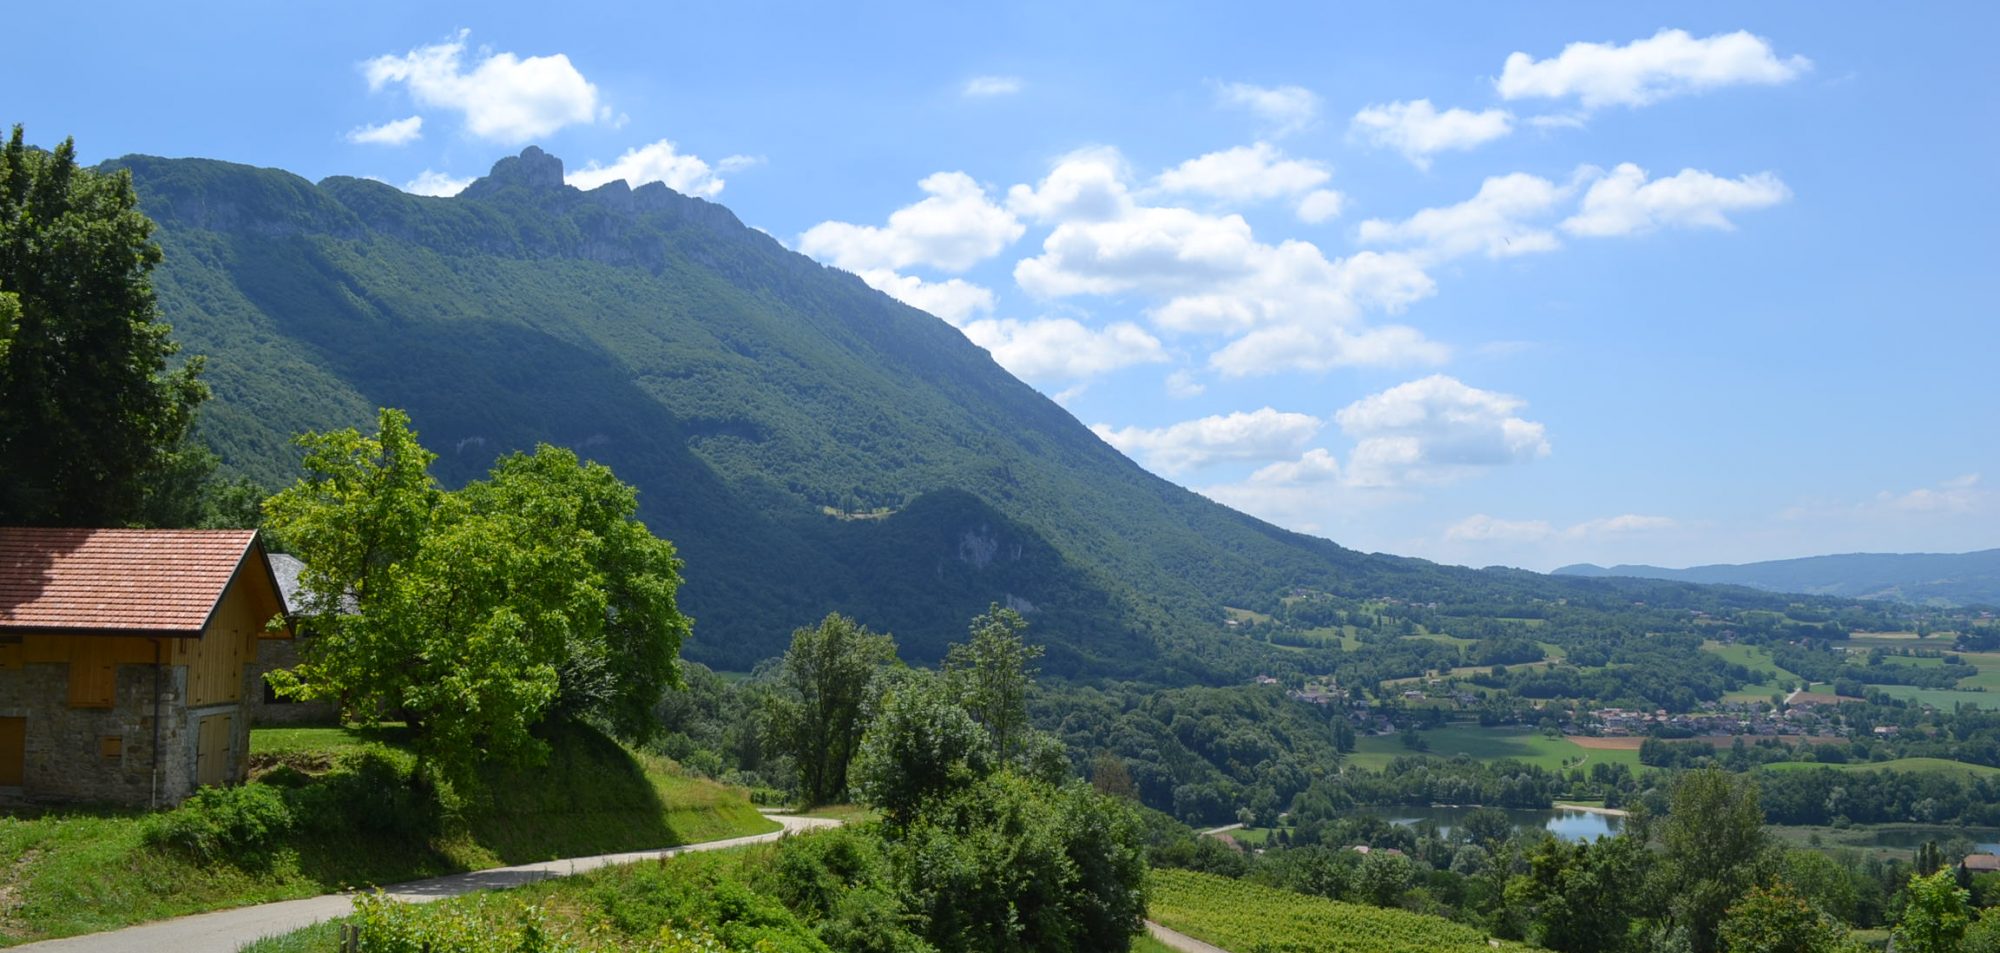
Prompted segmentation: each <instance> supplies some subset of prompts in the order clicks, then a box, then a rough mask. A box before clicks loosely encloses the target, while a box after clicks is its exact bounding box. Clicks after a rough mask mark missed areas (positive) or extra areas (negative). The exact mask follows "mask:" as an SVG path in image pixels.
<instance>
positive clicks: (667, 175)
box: [564, 139, 758, 198]
mask: <svg viewBox="0 0 2000 953" xmlns="http://www.w3.org/2000/svg"><path fill="white" fill-rule="evenodd" d="M757 161H758V160H756V159H754V158H751V157H749V156H729V157H728V158H725V159H723V160H722V161H721V162H718V163H716V164H715V165H714V166H710V165H709V164H708V163H707V162H705V161H703V160H702V159H701V157H699V156H693V155H687V154H685V153H682V152H680V151H678V150H677V149H675V148H674V144H673V143H672V142H670V141H668V140H666V139H661V140H660V141H658V142H655V143H652V144H650V145H644V146H639V147H637V148H634V149H627V150H625V152H624V154H623V155H620V156H619V157H618V159H617V161H615V162H612V163H611V164H610V165H602V164H599V163H597V162H595V161H593V162H591V163H589V164H587V165H585V166H584V167H583V168H581V169H578V170H576V171H574V172H571V173H570V174H569V175H567V176H565V177H564V180H565V181H567V182H568V183H569V184H571V185H574V186H576V187H577V188H579V189H585V190H588V189H594V188H597V187H598V186H601V185H604V184H605V183H607V182H615V181H617V180H619V179H624V180H625V184H627V185H629V186H632V187H633V188H638V187H639V186H641V185H645V184H646V183H648V182H663V183H665V184H666V186H667V188H670V189H673V190H674V191H676V192H679V193H681V194H683V195H696V196H700V197H702V198H714V197H715V196H717V195H719V194H721V192H722V188H723V185H724V184H725V183H724V181H723V179H722V176H721V174H720V173H722V172H728V171H735V170H737V169H742V168H747V167H749V166H752V165H755V164H757Z"/></svg>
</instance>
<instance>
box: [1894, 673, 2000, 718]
mask: <svg viewBox="0 0 2000 953" xmlns="http://www.w3.org/2000/svg"><path fill="white" fill-rule="evenodd" d="M1980 674H1981V676H1982V677H1983V676H1984V675H1985V673H1984V672H1981V673H1980ZM1974 680H1975V679H1967V680H1966V682H1967V683H1970V682H1972V681H1974ZM1868 688H1869V690H1870V691H1873V690H1875V689H1878V688H1879V689H1881V690H1882V691H1883V692H1884V693H1886V694H1887V695H1888V696H1889V697H1890V698H1900V699H1903V700H1904V701H1913V702H1917V703H1919V704H1924V705H1930V706H1932V707H1934V708H1938V709H1940V710H1943V711H1950V710H1952V709H1953V708H1956V707H1957V706H1959V705H1972V706H1974V707H1977V708H1987V709H1994V708H2000V691H1984V692H1966V691H1958V690H1955V689H1950V688H1915V687H1912V686H1909V685H1870V686H1868Z"/></svg>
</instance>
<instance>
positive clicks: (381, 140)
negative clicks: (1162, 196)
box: [347, 116, 424, 146]
mask: <svg viewBox="0 0 2000 953" xmlns="http://www.w3.org/2000/svg"><path fill="white" fill-rule="evenodd" d="M423 130H424V117H422V116H411V117H409V118H408V119H395V120H391V121H389V122H385V123H382V124H380V125H375V126H356V127H355V128H353V129H350V130H348V131H347V141H348V142H354V143H361V144H364V145H371V146H400V145H407V144H409V143H412V142H415V141H417V140H418V139H420V138H422V137H423V134H424V131H423Z"/></svg>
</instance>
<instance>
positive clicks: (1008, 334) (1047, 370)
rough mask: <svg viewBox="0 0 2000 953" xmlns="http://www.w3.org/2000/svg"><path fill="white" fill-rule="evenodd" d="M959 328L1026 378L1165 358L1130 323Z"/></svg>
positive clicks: (1053, 321) (1087, 373) (994, 323)
mask: <svg viewBox="0 0 2000 953" xmlns="http://www.w3.org/2000/svg"><path fill="white" fill-rule="evenodd" d="M964 331H965V336H966V337H967V338H969V339H971V341H972V343H974V344H977V345H979V346H980V347H983V348H985V349H986V350H988V351H990V352H992V354H993V359H994V360H995V361H998V362H999V363H1000V366H1001V367H1004V368H1006V369H1007V370H1009V371H1011V372H1013V374H1014V375H1015V376H1016V377H1020V378H1023V379H1026V380H1077V379H1081V378H1089V377H1095V376H1097V375H1099V374H1103V373H1106V372H1108V371H1115V370H1118V369H1119V368H1123V367H1131V366H1132V365H1135V364H1157V363H1161V362H1164V361H1166V360H1167V353H1166V350H1165V349H1164V348H1162V347H1161V346H1160V340H1159V339H1158V338H1156V337H1154V336H1152V335H1150V334H1147V333H1146V331H1145V329H1144V328H1141V327H1139V326H1138V325H1136V324H1132V323H1130V322H1123V321H1121V322H1119V323H1116V324H1113V325H1111V326H1109V327H1106V328H1103V329H1093V328H1090V327H1088V326H1086V325H1084V324H1083V323H1082V322H1079V321H1077V320H1075V319H1073V318H1042V319H1039V320H1034V321H1017V320H1014V319H1011V318H1009V319H999V320H994V319H986V320H980V321H973V322H971V323H968V324H966V325H965V327H964Z"/></svg>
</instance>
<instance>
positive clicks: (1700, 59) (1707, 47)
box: [1495, 30, 1812, 109]
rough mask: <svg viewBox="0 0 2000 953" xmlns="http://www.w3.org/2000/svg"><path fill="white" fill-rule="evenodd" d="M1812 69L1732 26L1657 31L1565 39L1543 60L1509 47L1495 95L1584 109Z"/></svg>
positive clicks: (1767, 82)
mask: <svg viewBox="0 0 2000 953" xmlns="http://www.w3.org/2000/svg"><path fill="white" fill-rule="evenodd" d="M1811 68H1812V61H1811V60H1808V59H1806V58H1805V57H1803V56H1791V57H1786V58H1784V59H1780V58H1779V57H1778V55H1777V53H1776V52H1775V51H1773V50H1772V48H1771V44H1770V41H1768V40H1765V39H1764V38H1763V37H1760V36H1756V35H1753V34H1751V33H1749V32H1747V31H1743V30H1738V31H1737V32H1735V33H1719V34H1716V35H1715V36H1711V37H1707V38H1704V39H1695V38H1694V37H1693V36H1691V35H1689V34H1688V32H1687V31H1685V30H1661V31H1660V32H1658V33H1655V34H1654V35H1653V36H1651V37H1649V38H1647V39H1643V40H1634V41H1632V42H1631V43H1627V44H1626V45H1624V46H1617V45H1614V44H1610V43H1571V44H1569V45H1568V46H1565V47H1563V51H1562V53H1561V54H1559V55H1557V56H1554V57H1551V58H1549V59H1545V60H1538V59H1535V58H1534V57H1533V56H1530V55H1528V54H1527V53H1521V52H1516V53H1513V54H1511V55H1509V56H1508V57H1507V62H1506V65H1505V66H1504V67H1503V68H1502V69H1501V72H1500V79H1499V80H1498V81H1497V82H1496V84H1495V85H1496V87H1497V89H1498V90H1499V93H1500V96H1501V98H1503V99H1529V98H1541V99H1567V98H1571V97H1574V98H1576V99H1577V100H1578V101H1579V102H1580V103H1581V104H1582V105H1583V107H1584V108H1586V109H1594V108H1597V107H1599V106H1607V105H1618V106H1644V105H1647V104H1649V103H1654V102H1658V101H1659V100H1662V99H1667V98H1669V97H1673V96H1681V95H1685V94H1688V93H1699V92H1706V91H1708V90H1712V89H1720V88H1722V87H1725V86H1742V85H1763V86H1774V85H1778V84H1781V83H1788V82H1791V81H1792V80H1794V79H1796V78H1798V77H1799V76H1800V75H1801V74H1803V73H1805V72H1806V71H1807V70H1809V69H1811Z"/></svg>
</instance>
